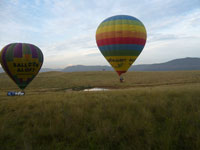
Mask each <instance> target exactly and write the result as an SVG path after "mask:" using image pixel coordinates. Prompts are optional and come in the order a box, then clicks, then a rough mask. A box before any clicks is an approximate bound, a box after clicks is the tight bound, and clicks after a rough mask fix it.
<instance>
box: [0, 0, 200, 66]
mask: <svg viewBox="0 0 200 150" xmlns="http://www.w3.org/2000/svg"><path fill="white" fill-rule="evenodd" d="M119 14H124V15H131V16H134V17H136V18H138V19H139V20H140V21H142V22H143V24H144V25H145V27H146V30H147V43H146V45H145V47H144V49H143V51H142V53H141V54H140V56H139V57H138V59H137V60H136V61H135V63H134V64H151V63H160V62H165V61H169V60H172V59H175V58H183V57H200V0H0V48H1V49H2V48H3V47H4V46H5V45H7V44H9V43H13V42H24V43H32V44H34V45H36V46H38V47H39V48H40V49H41V50H42V52H43V54H44V66H43V67H48V68H64V67H66V66H69V65H78V64H82V65H108V63H107V61H106V60H105V59H104V57H103V56H102V55H101V53H100V51H99V50H98V48H97V45H96V40H95V33H96V29H97V27H98V25H99V24H100V23H101V22H102V21H103V20H104V19H106V18H107V17H110V16H113V15H119Z"/></svg>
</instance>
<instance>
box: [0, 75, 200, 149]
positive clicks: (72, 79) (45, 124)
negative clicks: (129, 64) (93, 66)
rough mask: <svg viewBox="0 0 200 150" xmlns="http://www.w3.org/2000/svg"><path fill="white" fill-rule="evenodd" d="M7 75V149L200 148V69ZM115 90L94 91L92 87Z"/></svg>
mask: <svg viewBox="0 0 200 150" xmlns="http://www.w3.org/2000/svg"><path fill="white" fill-rule="evenodd" d="M124 78H125V82H124V83H120V82H119V78H118V76H117V74H116V73H115V72H104V71H102V72H73V73H64V72H46V73H40V74H39V75H38V76H37V77H36V78H35V79H34V80H33V81H32V82H31V83H30V84H29V85H28V87H27V88H26V90H25V92H26V95H25V96H10V97H9V96H6V94H7V92H8V91H20V90H19V88H18V87H17V86H16V85H15V83H14V82H13V81H11V79H10V78H8V76H7V75H6V74H4V73H1V74H0V150H79V149H80V150H82V149H84V150H121V149H125V150H173V149H174V150H184V149H185V150H197V149H200V71H174V72H127V73H126V74H125V75H124ZM94 87H99V88H106V89H110V90H104V91H96V92H89V91H83V90H84V89H88V88H94Z"/></svg>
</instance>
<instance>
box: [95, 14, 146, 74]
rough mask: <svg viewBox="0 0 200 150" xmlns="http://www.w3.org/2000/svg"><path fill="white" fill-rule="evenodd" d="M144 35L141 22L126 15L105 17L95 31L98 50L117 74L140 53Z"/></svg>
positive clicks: (144, 40) (122, 71)
mask: <svg viewBox="0 0 200 150" xmlns="http://www.w3.org/2000/svg"><path fill="white" fill-rule="evenodd" d="M146 37H147V34H146V29H145V27H144V25H143V23H142V22H141V21H140V20H138V19H137V18H135V17H132V16H127V15H117V16H113V17H109V18H107V19H105V20H104V21H103V22H102V23H101V24H100V25H99V27H98V28H97V31H96V42H97V46H98V48H99V50H100V51H101V53H102V54H103V56H104V57H105V58H106V59H107V61H108V62H109V63H110V64H111V66H112V67H113V68H114V69H115V70H116V72H117V73H118V74H119V75H121V74H122V73H125V72H126V71H127V70H128V68H129V67H130V66H131V65H132V63H133V62H134V61H135V60H136V59H137V57H138V56H139V55H140V53H141V52H142V50H143V48H144V46H145V43H146Z"/></svg>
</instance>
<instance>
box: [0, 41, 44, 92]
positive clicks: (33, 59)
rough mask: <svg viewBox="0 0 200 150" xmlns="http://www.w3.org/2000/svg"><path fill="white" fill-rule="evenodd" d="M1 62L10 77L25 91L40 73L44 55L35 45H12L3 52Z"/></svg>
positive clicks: (0, 56) (0, 53) (0, 55)
mask: <svg viewBox="0 0 200 150" xmlns="http://www.w3.org/2000/svg"><path fill="white" fill-rule="evenodd" d="M0 62H1V65H2V67H3V69H4V71H5V72H6V73H7V74H8V76H9V77H10V78H11V79H12V80H13V81H14V82H15V83H16V84H17V85H18V87H19V88H20V89H22V90H23V89H25V88H26V86H27V85H28V84H29V83H30V82H31V81H32V80H33V78H34V77H35V76H36V75H37V73H38V72H39V70H40V68H41V66H42V64H43V54H42V51H41V50H40V49H39V48H38V47H36V46H35V45H32V44H27V43H12V44H9V45H7V46H5V47H4V48H3V49H2V50H1V52H0Z"/></svg>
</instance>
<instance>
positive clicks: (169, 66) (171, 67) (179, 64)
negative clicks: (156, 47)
mask: <svg viewBox="0 0 200 150" xmlns="http://www.w3.org/2000/svg"><path fill="white" fill-rule="evenodd" d="M102 70H104V71H113V68H112V67H110V66H83V65H77V66H70V67H66V68H64V69H63V70H62V71H63V72H82V71H102ZM178 70H200V58H190V57H187V58H180V59H175V60H171V61H168V62H165V63H157V64H144V65H132V66H131V67H130V69H129V71H178Z"/></svg>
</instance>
